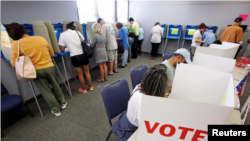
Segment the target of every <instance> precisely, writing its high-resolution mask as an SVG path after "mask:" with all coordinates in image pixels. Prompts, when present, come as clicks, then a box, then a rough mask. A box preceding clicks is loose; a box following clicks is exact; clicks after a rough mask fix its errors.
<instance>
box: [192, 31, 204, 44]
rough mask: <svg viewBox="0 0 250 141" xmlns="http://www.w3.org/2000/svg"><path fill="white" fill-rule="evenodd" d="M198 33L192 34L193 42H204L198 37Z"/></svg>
mask: <svg viewBox="0 0 250 141" xmlns="http://www.w3.org/2000/svg"><path fill="white" fill-rule="evenodd" d="M198 34H200V33H198V32H196V34H194V38H195V42H196V43H205V42H206V41H202V40H201V39H200V37H199V35H198Z"/></svg>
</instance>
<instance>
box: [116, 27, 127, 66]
mask: <svg viewBox="0 0 250 141" xmlns="http://www.w3.org/2000/svg"><path fill="white" fill-rule="evenodd" d="M116 27H117V29H118V30H119V37H118V38H116V39H117V40H118V41H119V45H120V46H121V45H123V48H124V52H123V54H122V64H121V66H119V67H120V68H125V66H127V63H128V48H129V43H128V30H127V29H126V28H125V27H123V24H122V23H120V22H117V23H116Z"/></svg>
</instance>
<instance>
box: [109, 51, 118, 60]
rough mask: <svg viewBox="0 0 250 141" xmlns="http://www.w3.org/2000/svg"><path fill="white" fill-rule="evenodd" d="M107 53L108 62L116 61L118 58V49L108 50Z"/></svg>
mask: <svg viewBox="0 0 250 141" xmlns="http://www.w3.org/2000/svg"><path fill="white" fill-rule="evenodd" d="M107 54H108V62H114V61H116V60H117V49H115V50H107Z"/></svg>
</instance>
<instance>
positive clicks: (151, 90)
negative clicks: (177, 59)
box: [113, 64, 172, 141]
mask: <svg viewBox="0 0 250 141" xmlns="http://www.w3.org/2000/svg"><path fill="white" fill-rule="evenodd" d="M167 69H168V68H167V66H165V65H163V64H156V65H153V66H151V67H150V68H149V69H148V70H147V71H146V72H145V74H144V75H143V77H142V80H141V84H139V85H137V86H136V87H135V89H134V91H133V93H132V96H131V98H130V100H129V102H128V108H127V110H126V111H124V112H123V113H122V114H121V116H120V118H119V120H118V121H117V122H118V124H114V126H113V130H114V132H115V133H116V134H117V135H118V137H119V141H127V139H129V137H130V136H131V135H132V134H133V133H134V132H135V130H136V129H137V128H138V127H139V126H140V125H139V121H140V113H141V102H142V96H143V95H149V96H157V97H164V96H165V94H166V93H168V91H169V90H168V88H169V85H171V83H172V82H170V79H169V76H168V74H167ZM148 104H150V103H148ZM118 125H119V127H118Z"/></svg>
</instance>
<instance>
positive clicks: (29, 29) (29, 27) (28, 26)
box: [22, 23, 35, 36]
mask: <svg viewBox="0 0 250 141" xmlns="http://www.w3.org/2000/svg"><path fill="white" fill-rule="evenodd" d="M22 26H23V27H24V28H25V29H26V31H27V34H28V35H29V36H34V35H35V34H34V32H33V29H32V24H27V23H25V24H23V25H22Z"/></svg>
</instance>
